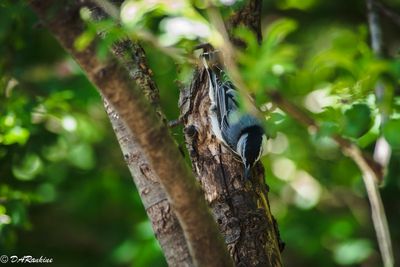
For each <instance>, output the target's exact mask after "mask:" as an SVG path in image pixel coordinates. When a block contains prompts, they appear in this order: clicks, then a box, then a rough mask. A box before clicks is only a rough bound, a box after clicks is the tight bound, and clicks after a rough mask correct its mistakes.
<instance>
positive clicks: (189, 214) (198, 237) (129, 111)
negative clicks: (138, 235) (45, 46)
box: [30, 0, 232, 267]
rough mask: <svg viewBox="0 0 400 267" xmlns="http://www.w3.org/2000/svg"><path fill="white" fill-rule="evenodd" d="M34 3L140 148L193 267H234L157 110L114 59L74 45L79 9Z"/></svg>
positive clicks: (43, 0) (66, 3) (63, 3)
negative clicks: (157, 180) (171, 211)
mask: <svg viewBox="0 0 400 267" xmlns="http://www.w3.org/2000/svg"><path fill="white" fill-rule="evenodd" d="M30 5H31V6H32V8H33V9H34V11H35V12H36V13H37V15H38V16H39V18H40V19H41V20H42V21H43V23H44V24H45V25H46V26H47V27H48V28H49V29H50V31H51V32H52V33H53V34H54V35H55V36H56V38H57V39H58V41H59V42H60V43H61V44H62V45H63V46H64V48H65V49H66V50H67V51H68V52H69V53H70V54H71V55H72V56H73V57H74V58H75V60H76V61H77V62H78V64H79V65H80V66H81V67H82V69H83V70H84V71H85V72H86V75H87V77H88V78H89V80H91V81H92V83H93V84H94V85H95V86H96V87H97V89H98V90H99V91H100V93H101V94H102V95H103V96H104V97H105V98H106V99H107V101H108V102H109V103H110V104H111V105H112V106H113V107H114V108H115V110H116V111H117V112H118V114H119V116H120V118H121V119H122V120H123V121H124V123H125V124H126V127H127V129H128V130H129V132H130V133H132V135H133V136H135V138H136V140H137V142H138V144H140V146H141V147H142V149H143V151H144V152H145V154H146V156H147V158H148V160H149V161H150V163H151V166H152V167H153V169H154V172H155V173H156V174H157V176H158V177H159V178H160V181H161V184H162V186H163V188H164V189H165V192H166V194H167V197H168V200H169V202H170V203H171V206H172V207H173V209H174V211H175V214H176V215H177V218H178V220H179V222H180V225H181V226H182V229H183V231H184V234H185V238H186V241H187V243H188V245H189V248H190V253H191V255H192V258H193V261H194V264H195V265H196V266H207V267H208V266H216V267H220V266H232V261H231V258H230V257H229V255H228V253H227V251H226V247H225V244H224V243H223V240H222V239H221V236H220V233H219V231H218V229H217V226H216V225H215V222H214V221H213V218H212V216H211V214H210V212H209V210H208V207H207V204H206V202H205V201H204V198H203V196H202V194H201V191H200V189H199V187H198V185H197V184H196V182H195V180H194V178H193V175H192V172H191V170H190V169H189V168H188V166H187V165H186V164H185V162H184V160H183V158H182V156H181V154H180V152H179V150H178V148H177V146H176V145H175V142H174V141H173V139H172V137H171V135H170V134H169V132H168V129H167V127H166V126H165V124H164V123H163V122H162V121H161V120H160V119H159V118H158V117H157V115H156V112H155V111H154V109H153V107H152V106H151V105H150V104H149V103H148V102H147V101H146V100H145V98H144V96H143V94H142V92H141V91H140V90H139V89H138V88H137V87H136V86H134V85H132V82H131V80H130V77H129V76H128V74H127V73H126V71H125V70H124V69H123V68H121V67H120V65H119V63H118V62H117V61H116V60H115V59H114V58H112V57H111V58H110V59H109V60H108V61H107V62H102V61H100V60H98V59H97V57H96V54H95V52H94V51H95V49H94V48H95V46H94V44H92V45H91V46H89V47H87V48H86V49H85V50H84V51H77V50H76V49H75V48H74V46H73V44H74V41H75V40H76V38H77V37H78V36H80V34H81V33H82V31H83V25H82V22H81V21H80V18H79V12H78V11H79V9H77V7H76V5H71V3H70V1H52V0H36V1H31V2H30Z"/></svg>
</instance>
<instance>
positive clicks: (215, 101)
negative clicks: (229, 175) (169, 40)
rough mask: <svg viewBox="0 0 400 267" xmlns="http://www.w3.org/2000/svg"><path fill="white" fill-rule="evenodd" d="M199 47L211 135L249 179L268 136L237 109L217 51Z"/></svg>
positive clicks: (236, 97) (235, 93)
mask: <svg viewBox="0 0 400 267" xmlns="http://www.w3.org/2000/svg"><path fill="white" fill-rule="evenodd" d="M200 48H203V53H202V54H201V55H200V58H201V60H202V63H203V65H204V68H205V70H206V72H207V76H208V87H209V92H208V93H209V98H210V101H211V105H210V115H209V117H210V121H211V128H212V132H213V133H214V135H215V136H216V137H217V139H218V140H220V141H221V142H222V143H223V144H224V145H225V146H226V147H228V148H229V149H230V150H231V151H232V152H233V153H234V154H236V155H237V156H238V157H240V159H241V161H242V163H243V166H244V171H243V176H244V177H245V178H246V179H249V178H250V172H251V168H252V167H253V166H254V165H255V164H256V163H257V161H258V160H259V159H260V157H261V156H262V155H263V153H264V152H265V149H264V147H266V141H267V137H266V134H265V131H264V128H263V126H262V124H261V122H260V120H259V119H258V118H256V117H255V116H253V115H251V114H248V113H245V112H243V111H242V110H241V109H240V106H239V101H238V100H239V94H238V91H237V88H236V86H235V85H234V84H233V83H232V81H231V80H230V79H229V77H228V75H227V74H226V72H225V71H224V68H223V66H222V64H220V63H219V55H218V54H217V53H219V51H217V50H214V49H213V48H212V46H211V45H202V47H200Z"/></svg>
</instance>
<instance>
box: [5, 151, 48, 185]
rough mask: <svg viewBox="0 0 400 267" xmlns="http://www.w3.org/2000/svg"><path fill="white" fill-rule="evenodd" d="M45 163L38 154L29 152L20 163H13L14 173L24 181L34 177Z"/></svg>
mask: <svg viewBox="0 0 400 267" xmlns="http://www.w3.org/2000/svg"><path fill="white" fill-rule="evenodd" d="M42 167H43V163H42V160H41V159H40V157H39V156H38V155H36V154H28V155H27V156H26V157H25V158H24V159H23V161H22V163H21V164H20V165H13V167H12V173H13V174H14V176H15V178H17V179H19V180H23V181H29V180H32V179H34V178H35V177H36V176H37V175H38V174H39V173H40V172H41V170H42Z"/></svg>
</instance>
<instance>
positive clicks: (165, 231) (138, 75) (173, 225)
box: [85, 1, 193, 267]
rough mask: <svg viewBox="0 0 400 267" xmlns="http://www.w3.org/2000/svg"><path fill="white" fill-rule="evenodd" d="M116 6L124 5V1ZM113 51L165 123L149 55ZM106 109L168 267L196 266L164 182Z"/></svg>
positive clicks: (131, 47)
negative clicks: (148, 59)
mask: <svg viewBox="0 0 400 267" xmlns="http://www.w3.org/2000/svg"><path fill="white" fill-rule="evenodd" d="M114 2H115V3H116V4H121V2H122V1H118V2H117V1H114ZM85 6H87V7H89V8H90V10H91V11H92V17H93V19H94V20H103V19H107V15H106V13H105V12H103V11H102V10H101V9H100V8H99V7H97V6H95V5H93V4H92V3H87V4H86V3H85ZM105 34H107V33H104V32H103V33H101V34H100V35H101V36H103V35H105ZM111 50H112V52H113V54H114V55H115V56H116V57H117V58H118V59H119V60H120V62H121V64H122V65H123V66H124V67H125V68H126V70H127V71H128V73H129V76H130V78H131V79H132V80H133V81H134V82H136V84H137V85H138V86H139V88H140V89H141V90H142V92H143V94H144V95H145V96H146V98H147V100H148V101H149V102H150V103H151V104H152V105H153V107H154V108H155V110H156V112H157V114H159V116H160V117H161V119H163V120H165V119H164V118H165V116H164V115H163V113H162V111H161V107H160V105H159V91H158V88H157V86H156V84H155V82H154V81H153V79H152V77H151V70H150V68H149V66H148V64H147V60H146V55H145V51H144V50H143V48H142V47H141V46H140V44H138V43H134V42H132V41H131V40H129V39H125V40H121V41H118V42H116V43H115V44H114V45H113V47H112V49H111ZM104 107H105V110H106V112H107V115H108V117H109V119H110V122H111V125H112V128H113V130H114V133H115V135H116V137H117V140H118V143H119V145H120V148H121V151H122V153H123V155H124V159H125V161H126V164H127V166H128V168H129V171H130V173H131V175H132V178H133V181H134V183H135V185H136V188H137V190H138V192H139V194H140V198H141V200H142V203H143V206H144V208H145V210H146V213H147V216H148V217H149V219H150V222H151V224H152V228H153V231H154V234H155V236H156V238H157V240H158V242H159V243H160V246H161V248H162V251H163V253H164V256H165V259H166V261H167V263H168V265H169V266H182V267H186V266H187V267H189V266H193V261H192V258H191V256H190V253H189V248H188V246H187V244H186V240H185V236H184V233H183V231H182V228H181V226H180V224H179V221H178V219H177V218H176V215H175V214H174V212H173V210H172V208H171V205H170V204H169V202H168V200H167V196H166V193H165V191H164V189H163V188H162V186H161V184H160V178H159V177H158V176H157V174H156V173H155V172H154V171H153V168H152V166H151V163H150V162H149V160H148V159H147V157H146V155H145V154H144V152H143V149H142V147H141V146H140V144H139V143H138V142H137V140H136V139H135V137H134V136H133V135H132V134H131V133H130V132H129V130H128V128H127V127H126V125H125V123H124V121H123V120H122V119H121V117H120V116H119V114H118V112H116V111H115V110H114V108H113V107H112V106H111V105H110V104H109V103H108V102H107V100H106V99H104Z"/></svg>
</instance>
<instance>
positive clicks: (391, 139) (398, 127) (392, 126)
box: [383, 119, 400, 149]
mask: <svg viewBox="0 0 400 267" xmlns="http://www.w3.org/2000/svg"><path fill="white" fill-rule="evenodd" d="M399 133H400V119H396V120H389V121H388V122H387V123H386V124H385V126H384V127H383V136H384V137H385V138H386V140H387V141H388V143H389V144H390V145H391V146H392V148H394V149H400V134H399Z"/></svg>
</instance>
